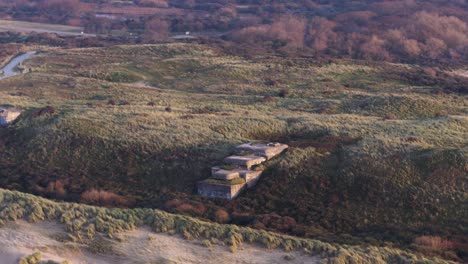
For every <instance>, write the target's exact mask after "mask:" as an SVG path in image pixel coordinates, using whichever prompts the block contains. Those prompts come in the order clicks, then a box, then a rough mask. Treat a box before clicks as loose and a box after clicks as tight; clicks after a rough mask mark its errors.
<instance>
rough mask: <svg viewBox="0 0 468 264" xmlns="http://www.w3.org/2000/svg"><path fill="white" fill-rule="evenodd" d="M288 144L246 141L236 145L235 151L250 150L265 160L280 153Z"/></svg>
mask: <svg viewBox="0 0 468 264" xmlns="http://www.w3.org/2000/svg"><path fill="white" fill-rule="evenodd" d="M288 148H289V146H288V145H286V144H281V143H267V144H255V143H247V144H242V145H239V146H237V147H236V149H237V151H245V152H251V153H253V154H254V155H257V156H262V157H265V158H266V159H267V160H269V159H271V158H273V157H275V156H277V155H279V154H281V153H282V152H283V151H285V150H286V149H288Z"/></svg>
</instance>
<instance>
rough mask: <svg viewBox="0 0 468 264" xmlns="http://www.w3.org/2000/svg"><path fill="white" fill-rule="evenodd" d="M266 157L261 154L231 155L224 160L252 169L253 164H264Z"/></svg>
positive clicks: (227, 162) (230, 163)
mask: <svg viewBox="0 0 468 264" xmlns="http://www.w3.org/2000/svg"><path fill="white" fill-rule="evenodd" d="M265 161H266V158H264V157H260V156H229V157H227V158H225V159H224V162H225V163H226V164H229V165H234V166H240V167H243V168H247V169H250V168H252V166H255V165H259V164H262V163H263V162H265Z"/></svg>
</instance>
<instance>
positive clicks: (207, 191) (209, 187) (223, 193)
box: [198, 181, 246, 199]
mask: <svg viewBox="0 0 468 264" xmlns="http://www.w3.org/2000/svg"><path fill="white" fill-rule="evenodd" d="M245 186H246V183H241V184H236V185H227V184H218V183H213V182H209V181H201V182H198V194H199V195H201V196H206V197H210V198H223V199H234V198H235V197H236V196H237V195H239V193H240V192H241V191H242V190H243V189H244V188H245Z"/></svg>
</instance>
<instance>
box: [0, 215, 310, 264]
mask: <svg viewBox="0 0 468 264" xmlns="http://www.w3.org/2000/svg"><path fill="white" fill-rule="evenodd" d="M65 237H66V232H65V230H64V228H63V226H61V225H59V224H55V223H50V222H40V223H35V224H32V223H28V222H25V221H16V222H12V223H8V224H7V225H6V226H4V227H2V228H0V264H10V263H11V264H13V263H15V264H16V263H18V259H19V258H21V257H23V256H25V255H29V254H32V253H34V252H40V253H41V254H42V256H43V259H44V260H54V261H58V262H59V261H63V260H68V261H70V262H71V263H73V264H81V263H83V264H84V263H93V264H101V263H113V264H117V263H122V264H123V263H204V264H207V263H265V264H266V263H269V264H270V263H271V264H274V263H285V262H287V263H318V262H319V259H318V258H316V257H311V256H309V255H305V254H302V253H300V252H294V253H286V252H284V251H282V250H267V249H264V248H260V247H256V246H252V245H245V246H244V248H241V249H240V250H239V251H238V252H236V253H231V252H230V251H229V250H228V248H226V247H222V246H214V247H212V248H211V249H210V248H207V247H205V246H203V245H202V244H201V242H200V241H187V240H184V239H182V238H179V237H176V236H169V235H166V234H158V233H154V232H152V231H151V230H149V228H139V229H137V230H134V231H131V232H127V233H123V234H120V235H119V237H120V239H119V240H120V242H117V241H115V240H107V239H106V240H105V242H106V243H109V245H112V250H111V252H108V253H106V254H94V253H92V252H91V251H89V249H88V248H87V247H86V246H85V245H81V244H78V243H72V242H60V241H63V238H65ZM286 255H288V256H289V257H290V258H292V260H286V259H285V256H286Z"/></svg>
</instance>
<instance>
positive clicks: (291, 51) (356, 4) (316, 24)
mask: <svg viewBox="0 0 468 264" xmlns="http://www.w3.org/2000/svg"><path fill="white" fill-rule="evenodd" d="M467 10H468V6H467V3H466V1H464V0H449V1H438V0H430V1H428V0H426V1H423V2H421V1H415V0H398V1H390V0H360V1H340V0H332V1H317V0H300V1H282V0H274V1H258V0H255V1H244V0H224V1H207V0H152V1H110V0H105V1H102V0H101V1H85V0H82V1H80V0H61V1H57V0H54V1H44V0H41V1H32V0H21V1H14V2H12V1H6V0H3V1H0V18H5V19H13V20H27V21H31V22H43V23H44V22H47V23H56V24H67V25H71V26H81V27H84V28H85V31H86V32H87V33H98V34H103V35H108V36H112V38H110V39H108V40H107V41H108V42H110V43H114V44H115V43H154V42H158V41H166V40H168V39H169V38H170V37H171V36H173V35H176V34H180V33H181V32H184V33H185V32H192V34H195V35H196V36H200V37H202V38H204V39H205V40H203V41H207V40H206V39H210V41H211V40H212V39H213V37H215V38H214V39H215V41H214V43H213V44H215V45H217V46H220V47H222V48H223V49H225V50H228V51H231V52H232V53H234V54H244V55H247V56H250V57H255V56H258V55H265V54H270V53H274V54H277V55H281V56H295V55H307V56H312V57H316V58H322V59H323V58H330V57H334V58H335V57H341V58H353V59H366V60H377V61H393V62H405V63H423V64H428V65H434V64H439V63H444V64H458V65H463V63H466V62H467V58H468V53H467V48H466V47H467V46H468V37H467V36H468V27H467V24H466V23H467V17H468V13H467V12H468V11H467ZM91 42H93V41H91ZM98 43H99V42H94V44H98Z"/></svg>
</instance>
